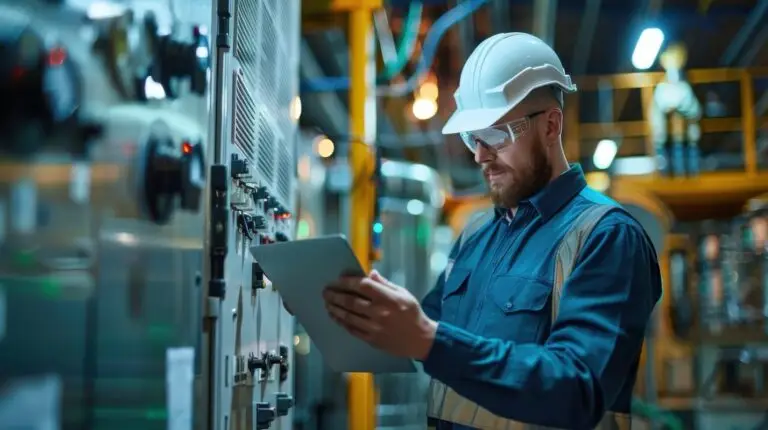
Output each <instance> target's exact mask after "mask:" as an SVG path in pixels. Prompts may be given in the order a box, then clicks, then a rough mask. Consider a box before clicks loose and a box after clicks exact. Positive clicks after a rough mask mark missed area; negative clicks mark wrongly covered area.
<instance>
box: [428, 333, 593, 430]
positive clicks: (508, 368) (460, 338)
mask: <svg viewBox="0 0 768 430" xmlns="http://www.w3.org/2000/svg"><path fill="white" fill-rule="evenodd" d="M424 370H425V371H426V372H427V373H428V374H430V376H432V377H433V378H435V379H438V380H440V381H443V382H445V383H446V384H448V385H449V386H451V388H453V389H454V390H455V391H456V392H457V393H459V394H460V395H462V396H463V397H466V398H468V399H469V400H471V401H473V402H475V403H477V404H478V405H479V406H481V407H483V408H485V409H488V410H489V411H491V412H492V413H494V414H495V415H498V416H501V417H504V418H507V419H513V420H516V421H522V422H526V423H531V424H538V425H544V426H550V427H557V428H574V427H575V428H589V427H590V426H592V425H593V423H596V422H597V421H598V420H599V419H600V417H601V416H602V414H603V412H604V406H603V404H602V403H603V402H602V401H600V400H599V399H600V398H601V393H600V392H599V385H598V384H597V382H596V380H595V378H594V377H593V376H592V375H591V373H590V371H589V369H588V368H587V366H586V365H585V364H584V363H582V362H581V361H579V360H578V359H577V358H576V357H574V356H573V354H570V353H569V352H568V351H567V350H566V349H561V348H558V347H556V346H540V345H534V344H516V343H514V342H505V341H502V340H499V339H486V338H483V337H479V336H475V335H473V334H471V333H468V332H466V331H464V330H461V329H459V328H456V327H454V326H451V325H450V324H446V323H440V324H439V327H438V330H437V333H436V337H435V340H434V344H433V346H432V350H431V351H430V354H429V356H428V357H427V359H426V360H425V361H424Z"/></svg>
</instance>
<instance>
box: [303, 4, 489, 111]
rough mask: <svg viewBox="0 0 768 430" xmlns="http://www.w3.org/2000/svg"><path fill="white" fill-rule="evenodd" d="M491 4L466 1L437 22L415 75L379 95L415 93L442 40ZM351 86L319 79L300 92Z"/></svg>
mask: <svg viewBox="0 0 768 430" xmlns="http://www.w3.org/2000/svg"><path fill="white" fill-rule="evenodd" d="M489 1H490V0H467V1H464V2H461V3H460V4H459V5H457V6H456V7H454V8H453V9H451V10H449V11H448V12H446V13H444V14H443V15H442V16H440V18H438V19H437V20H436V21H435V22H434V23H433V24H432V28H431V29H430V31H429V32H428V33H427V36H426V38H425V39H424V44H423V46H422V55H421V58H420V59H419V62H418V64H417V66H416V73H414V74H413V75H412V76H411V77H410V78H408V80H407V81H406V82H405V83H401V84H392V85H388V86H383V87H378V88H377V95H380V96H393V97H402V96H405V95H408V94H410V93H411V92H413V91H414V90H416V89H417V88H418V86H419V84H420V83H421V81H422V80H423V79H424V77H425V76H426V75H427V74H428V73H429V70H430V68H431V67H432V63H433V62H434V59H435V56H436V55H437V48H438V47H439V45H440V41H441V40H442V39H443V37H444V36H445V34H446V33H447V32H448V30H450V28H451V27H453V26H454V25H456V24H457V23H458V22H460V21H461V20H463V19H466V18H467V17H469V16H471V15H472V14H473V13H475V12H476V11H477V10H478V9H480V7H482V6H484V5H485V4H486V3H488V2H489ZM349 85H350V81H349V77H346V76H345V77H336V78H319V79H312V80H307V81H303V82H302V83H301V91H303V92H333V91H346V90H348V89H349Z"/></svg>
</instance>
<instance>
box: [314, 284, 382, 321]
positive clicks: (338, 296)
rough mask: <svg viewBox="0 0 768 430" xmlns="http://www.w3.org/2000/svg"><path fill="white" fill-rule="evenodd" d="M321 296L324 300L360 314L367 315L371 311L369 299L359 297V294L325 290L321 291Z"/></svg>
mask: <svg viewBox="0 0 768 430" xmlns="http://www.w3.org/2000/svg"><path fill="white" fill-rule="evenodd" d="M323 297H324V298H325V300H326V301H328V302H331V303H333V304H335V305H337V306H339V307H341V308H344V309H345V310H347V311H351V312H354V313H356V314H358V315H361V316H366V315H369V314H370V312H371V307H372V305H371V301H370V300H366V299H364V298H362V297H360V295H359V294H348V293H345V292H342V291H334V290H327V291H326V292H324V293H323Z"/></svg>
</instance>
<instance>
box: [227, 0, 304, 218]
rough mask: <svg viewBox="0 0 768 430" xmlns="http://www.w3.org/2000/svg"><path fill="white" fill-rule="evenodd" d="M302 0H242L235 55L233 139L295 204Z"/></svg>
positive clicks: (277, 193) (279, 194)
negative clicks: (293, 113) (295, 107)
mask: <svg viewBox="0 0 768 430" xmlns="http://www.w3.org/2000/svg"><path fill="white" fill-rule="evenodd" d="M300 6H301V0H237V1H236V2H235V16H234V34H233V36H234V42H233V50H232V53H233V56H234V58H235V60H236V62H235V66H236V68H237V70H238V71H239V73H236V75H235V82H234V85H233V86H234V89H233V90H234V94H233V105H234V107H233V111H234V112H233V116H234V118H233V120H234V124H233V141H234V144H235V145H236V146H237V147H238V148H239V149H240V150H241V151H242V152H243V155H244V156H245V157H246V158H248V160H249V161H250V163H251V165H252V167H253V170H254V172H253V173H254V174H255V175H256V176H257V177H259V178H260V179H261V180H263V181H264V182H265V185H267V187H269V188H270V189H271V190H272V192H273V193H274V194H275V196H276V197H278V199H280V200H282V203H283V204H284V205H286V206H287V207H292V205H293V202H294V197H293V195H292V193H293V190H294V189H295V183H294V182H295V181H296V175H295V171H296V169H295V164H296V127H297V122H296V121H295V120H294V119H293V118H291V105H292V104H293V102H294V99H295V98H296V95H297V93H298V74H299V39H300V33H301V32H300V22H301V21H300V20H301V11H300Z"/></svg>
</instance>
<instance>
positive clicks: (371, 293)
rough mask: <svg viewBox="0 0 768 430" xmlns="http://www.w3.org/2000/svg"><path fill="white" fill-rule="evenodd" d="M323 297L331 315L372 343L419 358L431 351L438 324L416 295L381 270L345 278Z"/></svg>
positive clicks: (349, 329) (327, 289) (397, 353)
mask: <svg viewBox="0 0 768 430" xmlns="http://www.w3.org/2000/svg"><path fill="white" fill-rule="evenodd" d="M323 297H324V299H325V307H326V309H327V310H328V314H329V315H330V316H331V318H333V320H334V321H336V322H337V323H339V324H340V325H341V326H342V327H344V328H345V329H346V330H347V331H348V332H350V333H351V334H352V335H354V336H355V337H358V338H360V339H362V340H364V341H365V342H367V343H368V344H370V345H371V346H374V347H376V348H378V349H381V350H384V351H386V352H388V353H390V354H392V355H396V356H400V357H408V358H412V359H417V360H424V359H425V358H426V357H427V355H428V354H429V350H430V349H431V348H432V342H433V340H434V338H435V332H436V331H437V323H436V322H435V321H432V320H431V319H429V318H428V317H427V316H426V315H425V314H424V312H423V311H422V310H421V305H419V301H418V300H417V299H416V298H415V297H414V296H413V294H411V293H410V292H409V291H408V290H406V289H405V288H403V287H401V286H399V285H395V284H393V283H391V282H389V281H388V280H386V279H384V277H383V276H381V275H380V274H379V273H378V272H376V271H373V272H371V274H370V275H369V276H367V277H364V278H362V277H345V278H341V279H339V280H338V281H337V282H335V283H334V284H332V285H329V286H328V287H327V288H326V290H325V292H324V293H323Z"/></svg>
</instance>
